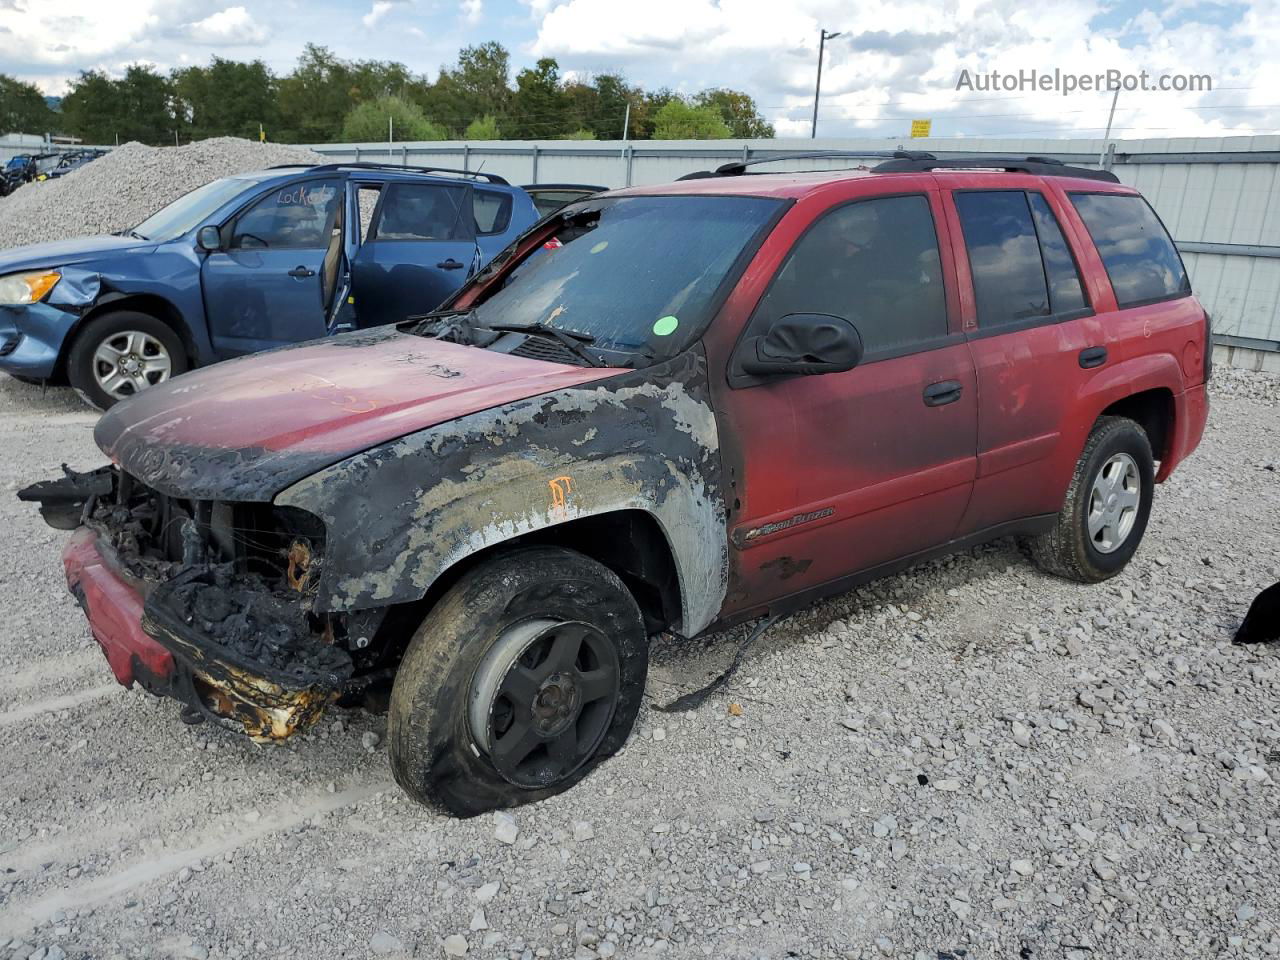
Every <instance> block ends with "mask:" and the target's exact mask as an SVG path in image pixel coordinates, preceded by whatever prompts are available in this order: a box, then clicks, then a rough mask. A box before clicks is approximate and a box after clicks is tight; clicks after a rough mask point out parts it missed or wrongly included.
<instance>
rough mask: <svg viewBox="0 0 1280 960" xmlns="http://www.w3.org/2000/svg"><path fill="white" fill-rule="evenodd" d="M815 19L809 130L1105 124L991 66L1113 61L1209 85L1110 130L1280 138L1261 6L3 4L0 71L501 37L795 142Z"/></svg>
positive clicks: (1084, 127) (434, 49)
mask: <svg viewBox="0 0 1280 960" xmlns="http://www.w3.org/2000/svg"><path fill="white" fill-rule="evenodd" d="M822 29H826V30H828V31H831V32H837V33H839V34H840V35H839V36H837V37H835V38H834V39H832V40H829V41H827V44H826V55H825V58H824V60H823V64H824V68H823V75H822V97H821V101H820V108H819V115H818V135H819V136H825V137H855V136H856V137H867V136H871V137H887V138H895V137H896V138H899V139H900V138H902V137H903V136H905V135H906V133H907V132H908V130H909V128H910V121H911V120H912V119H930V120H932V122H933V128H932V133H933V135H935V136H993V137H998V136H1020V137H1046V138H1057V137H1101V136H1102V134H1103V131H1104V128H1105V127H1106V123H1107V116H1108V112H1109V110H1110V107H1111V103H1112V95H1111V93H1109V92H1107V91H1105V90H1102V89H1094V90H1089V91H1081V90H1077V91H1074V92H1072V93H1070V94H1067V95H1064V94H1063V93H1062V92H1061V89H1060V88H1059V89H1058V90H1035V89H1026V88H1025V87H1024V88H1020V89H1007V88H1006V87H1005V86H1003V85H1002V84H1000V83H999V82H997V83H995V84H994V85H993V84H992V83H991V82H990V80H989V77H988V75H989V74H990V72H991V71H997V72H999V73H1000V74H1002V75H1016V74H1018V73H1019V71H1029V70H1032V69H1036V70H1038V71H1040V73H1041V76H1042V77H1044V76H1047V77H1048V78H1050V79H1051V78H1052V75H1053V72H1054V70H1055V69H1056V70H1059V71H1062V72H1063V73H1072V74H1076V75H1085V76H1087V77H1089V78H1090V79H1093V78H1095V77H1096V76H1098V75H1101V76H1102V78H1103V82H1102V83H1098V82H1097V81H1096V80H1095V84H1096V85H1097V86H1098V87H1101V86H1103V85H1104V84H1105V75H1106V71H1108V70H1114V71H1118V73H1119V74H1120V75H1127V76H1133V77H1136V76H1137V75H1138V74H1139V73H1141V72H1143V71H1146V73H1147V74H1148V75H1149V78H1150V81H1151V82H1153V83H1154V82H1156V81H1157V78H1159V77H1161V76H1162V75H1163V76H1166V77H1169V78H1174V79H1176V78H1179V77H1180V78H1184V79H1185V78H1190V77H1196V76H1199V77H1207V78H1208V85H1210V86H1211V89H1209V90H1205V89H1199V90H1192V91H1183V92H1177V91H1160V90H1149V91H1146V92H1143V91H1140V90H1133V89H1124V90H1122V91H1121V92H1120V94H1119V97H1118V100H1117V102H1116V114H1115V121H1114V126H1113V130H1112V136H1113V137H1119V138H1134V137H1176V136H1226V135H1241V134H1253V133H1271V132H1276V131H1280V57H1276V56H1275V51H1277V50H1280V3H1277V2H1275V0H1271V2H1266V3H1239V2H1216V0H1213V2H1203V0H1169V2H1166V3H1163V4H1158V3H1147V2H1144V0H1053V2H1039V3H1027V2H1025V0H947V2H942V3H922V2H916V0H859V2H858V3H850V2H848V0H792V2H786V0H781V2H780V0H644V2H643V3H638V2H634V0H461V2H458V0H449V2H446V0H317V2H306V3H303V2H299V0H0V73H7V74H10V75H14V76H17V77H19V78H21V79H23V80H28V81H31V82H33V83H35V84H37V85H38V86H39V87H40V88H41V89H42V90H43V91H44V92H45V93H47V94H51V95H58V94H61V93H63V92H64V91H65V89H66V85H67V82H68V80H69V79H71V78H74V77H75V76H76V74H77V73H78V72H79V71H81V70H89V69H101V70H105V71H106V72H108V73H110V74H119V73H121V72H122V71H123V69H124V68H125V67H126V66H127V65H128V64H131V63H139V62H141V63H148V64H152V65H154V66H156V67H157V68H159V69H161V70H168V69H170V68H173V67H179V66H184V65H189V64H194V63H206V62H207V61H208V60H209V59H210V58H211V57H213V56H219V57H225V58H229V59H240V60H252V59H262V60H264V61H266V63H267V64H268V65H270V66H271V67H272V68H273V69H274V70H276V71H277V72H279V73H286V72H288V71H289V69H290V68H291V67H292V66H293V64H294V62H295V61H296V59H297V57H298V54H299V53H300V52H301V50H302V47H303V45H304V44H305V43H308V42H311V43H317V44H321V45H324V46H327V47H329V48H330V49H331V50H333V51H334V52H335V53H337V54H338V55H339V56H342V57H345V58H348V59H379V60H398V61H401V62H403V63H405V64H407V65H408V66H409V67H410V68H411V69H412V70H414V71H415V72H419V73H425V74H428V75H430V76H434V75H435V74H436V72H437V71H438V70H439V69H440V67H441V66H443V65H448V64H451V63H452V62H453V61H454V59H455V58H456V56H457V52H458V50H459V48H461V47H463V46H466V45H469V44H476V43H482V42H484V41H486V40H497V41H499V42H501V43H502V44H503V45H505V46H506V47H507V49H508V50H510V51H511V55H512V62H513V66H514V67H515V69H519V68H521V67H524V66H529V65H531V64H532V63H533V62H534V61H536V60H537V59H538V58H539V57H543V56H550V57H555V58H556V60H557V61H558V62H559V64H560V68H561V72H562V74H565V75H569V76H576V75H583V76H585V75H589V74H591V73H596V72H604V71H618V72H621V73H623V74H624V75H625V76H626V77H627V78H628V79H629V80H630V81H631V82H633V83H638V84H640V85H642V86H643V87H645V88H646V89H653V88H658V87H664V86H665V87H670V88H672V89H674V90H677V91H679V92H682V93H686V94H692V93H696V92H697V91H699V90H702V89H704V88H707V87H714V86H726V87H732V88H735V89H739V90H743V91H746V92H747V93H749V94H751V95H752V96H753V97H754V98H755V100H756V102H757V103H758V104H759V106H760V110H761V113H762V114H763V115H764V116H765V118H766V119H768V120H770V121H771V122H772V123H774V125H775V126H776V128H777V131H778V134H779V135H780V136H807V135H808V134H809V132H810V123H811V117H812V111H813V96H814V80H815V71H816V67H817V60H818V36H819V31H820V30H822ZM513 73H514V71H513ZM1042 82H1044V81H1042ZM1189 82H1192V83H1198V84H1199V85H1200V87H1202V88H1203V87H1204V86H1205V85H1206V82H1205V80H1203V79H1201V80H1198V81H1196V80H1191V81H1189ZM958 86H959V89H958Z"/></svg>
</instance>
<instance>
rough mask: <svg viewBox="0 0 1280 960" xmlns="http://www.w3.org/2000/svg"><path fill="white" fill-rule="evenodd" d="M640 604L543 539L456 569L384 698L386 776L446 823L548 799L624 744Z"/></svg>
mask: <svg viewBox="0 0 1280 960" xmlns="http://www.w3.org/2000/svg"><path fill="white" fill-rule="evenodd" d="M648 657H649V651H648V641H647V638H646V636H645V631H644V621H643V619H642V617H641V615H640V609H639V607H638V606H637V605H636V602H635V599H634V598H633V597H632V596H631V593H630V592H629V591H628V590H627V588H626V587H625V586H624V585H623V584H622V581H620V580H619V579H618V578H617V576H615V575H614V574H613V572H612V571H610V570H609V569H608V568H607V567H605V566H603V565H601V564H599V563H597V562H596V561H594V560H592V559H590V558H589V557H585V556H583V555H582V554H579V553H575V552H573V551H570V550H564V549H559V548H553V547H532V548H528V549H522V550H514V551H512V552H510V553H506V554H502V555H500V556H497V557H494V558H493V559H490V560H488V561H485V562H483V563H481V564H479V565H478V566H476V567H475V568H474V569H472V570H470V571H469V572H467V573H466V574H464V575H463V576H462V578H461V579H460V580H459V581H458V582H457V583H456V584H455V585H454V586H453V587H452V588H451V589H450V590H449V591H448V593H446V594H445V595H444V597H442V598H441V600H440V601H439V602H438V603H437V604H436V606H435V607H434V608H433V609H432V611H431V612H430V613H429V614H428V615H427V617H426V618H425V619H424V620H423V622H422V625H421V626H420V627H419V628H418V631H417V632H416V633H415V634H414V636H413V639H412V640H411V641H410V644H409V649H408V650H407V651H406V653H405V656H404V660H403V661H402V663H401V664H400V669H399V671H398V673H397V675H396V680H395V686H394V688H393V690H392V694H391V716H390V723H389V738H388V741H389V742H388V747H389V752H390V757H391V768H392V771H393V773H394V774H395V778H396V781H397V782H398V783H399V784H400V785H401V786H402V787H403V788H404V789H405V790H406V791H407V792H408V793H409V794H410V795H411V796H412V797H413V798H414V799H416V800H418V801H419V802H422V803H425V804H428V805H430V806H434V807H437V808H440V809H442V810H445V811H447V812H448V813H452V814H454V815H456V816H460V817H469V816H474V815H476V814H479V813H484V812H486V811H488V810H494V809H497V808H500V807H510V806H516V805H518V804H522V803H529V802H531V801H534V800H541V799H543V798H545V797H549V796H553V795H554V794H557V793H560V792H562V791H564V790H567V789H568V788H569V787H571V786H573V785H574V784H575V783H577V782H578V781H579V780H581V779H582V778H583V777H585V776H586V775H587V774H588V773H589V772H590V771H591V770H592V769H594V768H595V767H596V766H597V765H598V764H599V763H600V762H601V761H602V760H604V759H606V758H607V757H609V756H612V755H613V754H614V753H616V752H617V751H618V750H619V749H620V748H621V747H622V745H623V744H624V743H625V742H626V739H627V736H628V735H629V734H630V732H631V728H632V726H633V724H634V723H635V719H636V715H637V713H638V712H639V710H640V701H641V698H642V696H643V694H644V684H645V677H646V674H647V672H648Z"/></svg>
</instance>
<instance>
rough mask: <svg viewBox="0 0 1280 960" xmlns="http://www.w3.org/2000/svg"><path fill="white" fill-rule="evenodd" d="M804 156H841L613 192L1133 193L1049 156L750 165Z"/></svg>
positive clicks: (1105, 176)
mask: <svg viewBox="0 0 1280 960" xmlns="http://www.w3.org/2000/svg"><path fill="white" fill-rule="evenodd" d="M849 156H851V157H852V156H855V155H849ZM802 158H829V159H839V158H840V154H838V153H831V154H796V155H794V156H792V157H787V156H779V157H762V158H758V159H756V160H751V161H746V162H738V163H730V164H725V165H724V166H722V167H720V168H719V169H717V170H716V171H714V172H710V171H708V172H702V173H694V174H688V175H686V176H685V177H682V178H681V179H680V180H678V181H676V182H675V183H665V184H654V185H649V186H643V187H628V188H625V189H623V190H615V191H612V194H613V195H636V196H643V195H653V194H673V193H675V194H703V195H705V194H716V195H726V196H754V197H760V196H766V197H791V198H795V197H802V196H805V195H806V194H809V193H812V192H813V191H815V190H817V189H819V188H821V187H823V186H826V185H828V184H831V183H835V182H839V181H847V180H863V179H873V178H874V179H880V178H882V177H893V178H896V177H904V176H921V175H924V176H928V177H930V178H937V179H938V180H939V181H944V180H945V178H948V177H955V176H963V177H964V179H965V183H964V185H965V186H966V187H969V186H973V185H974V182H975V181H976V182H978V183H980V184H982V185H984V186H985V185H986V183H987V182H990V183H991V185H992V186H999V185H1001V184H1005V185H1008V182H1009V181H1008V178H1009V177H1010V176H1021V177H1024V178H1025V177H1033V178H1035V179H1037V180H1045V179H1049V178H1052V179H1053V180H1055V181H1064V185H1070V186H1072V187H1076V188H1080V187H1085V188H1087V189H1089V190H1094V191H1096V190H1108V191H1110V190H1115V191H1116V192H1125V193H1129V192H1132V188H1130V187H1126V186H1124V185H1123V184H1121V183H1120V182H1119V180H1118V179H1117V178H1116V177H1115V175H1114V174H1112V173H1110V172H1109V171H1101V170H1091V169H1087V168H1084V167H1071V166H1067V165H1065V164H1063V163H1061V162H1058V161H1055V160H1051V159H1049V158H1045V157H967V158H959V159H951V160H939V159H937V158H936V157H933V156H932V155H931V154H923V153H920V154H908V153H902V152H899V153H897V154H896V155H894V158H893V159H890V160H888V161H887V162H884V163H879V164H877V165H876V166H870V165H860V166H859V167H853V168H846V169H840V170H804V171H797V170H787V171H778V172H776V173H775V172H768V171H763V170H762V171H754V170H753V171H748V170H747V169H746V167H748V166H753V165H755V164H757V163H769V162H778V161H785V160H787V159H802Z"/></svg>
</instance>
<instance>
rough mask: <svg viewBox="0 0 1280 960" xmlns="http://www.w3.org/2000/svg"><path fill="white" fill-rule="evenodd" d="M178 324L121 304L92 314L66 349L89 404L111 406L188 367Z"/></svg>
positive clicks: (73, 378) (74, 382)
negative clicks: (120, 307) (101, 313)
mask: <svg viewBox="0 0 1280 960" xmlns="http://www.w3.org/2000/svg"><path fill="white" fill-rule="evenodd" d="M187 366H188V363H187V352H186V350H185V349H184V348H183V346H182V340H181V338H180V337H179V336H178V335H177V333H175V332H174V330H173V328H172V327H170V326H169V325H168V324H166V323H165V322H164V321H163V320H158V319H156V318H155V317H153V316H151V315H150V314H146V313H138V312H136V311H133V310H120V311H117V312H115V313H109V314H106V315H105V316H101V317H97V318H94V319H91V320H89V322H88V323H86V324H85V325H84V326H83V327H82V328H81V329H80V331H79V332H78V333H77V334H76V338H75V341H74V342H73V343H72V344H71V350H70V351H69V352H68V353H67V379H68V380H69V381H70V382H71V386H73V387H74V388H75V391H76V393H78V394H80V398H81V399H82V400H84V401H85V403H88V404H89V405H90V406H94V407H97V408H98V409H99V410H106V409H107V408H108V407H110V406H112V405H113V404H116V403H119V402H120V401H121V400H126V399H128V398H129V397H131V396H133V395H135V394H137V393H139V392H140V391H142V390H144V389H146V388H147V387H150V386H154V385H155V384H157V383H163V382H164V381H165V380H168V379H169V378H170V377H176V376H177V375H178V374H180V373H185V372H186V370H187Z"/></svg>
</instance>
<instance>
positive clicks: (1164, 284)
mask: <svg viewBox="0 0 1280 960" xmlns="http://www.w3.org/2000/svg"><path fill="white" fill-rule="evenodd" d="M1070 196H1071V202H1072V204H1073V205H1074V206H1075V208H1076V212H1078V213H1079V214H1080V219H1081V220H1083V221H1084V225H1085V228H1086V229H1087V230H1088V231H1089V236H1090V237H1092V238H1093V244H1094V246H1095V247H1097V248H1098V255H1099V256H1100V257H1101V258H1102V264H1103V266H1104V267H1106V270H1107V276H1108V277H1110V279H1111V289H1112V290H1114V291H1115V295H1116V303H1117V304H1118V305H1119V306H1121V307H1136V306H1140V305H1141V304H1144V303H1154V302H1156V301H1158V300H1169V299H1171V298H1173V297H1182V296H1186V295H1187V294H1189V293H1190V292H1191V284H1190V281H1189V280H1188V279H1187V271H1186V268H1185V267H1183V265H1182V258H1181V257H1180V256H1178V251H1177V248H1176V247H1174V245H1173V240H1172V239H1171V238H1170V236H1169V232H1168V231H1167V230H1165V228H1164V224H1162V223H1161V222H1160V218H1159V217H1157V216H1156V213H1155V211H1154V210H1152V209H1151V205H1150V204H1148V203H1147V201H1146V200H1144V199H1143V198H1142V197H1135V196H1129V195H1126V194H1115V193H1073V194H1071V195H1070Z"/></svg>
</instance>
